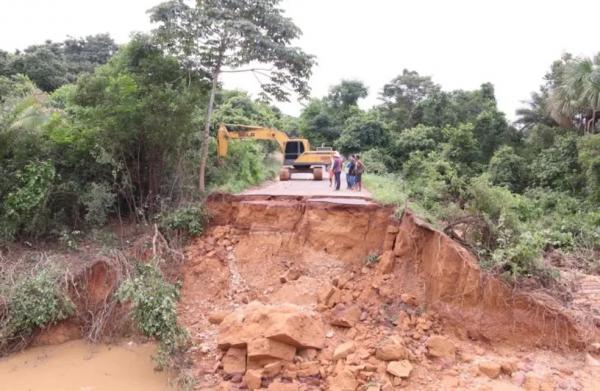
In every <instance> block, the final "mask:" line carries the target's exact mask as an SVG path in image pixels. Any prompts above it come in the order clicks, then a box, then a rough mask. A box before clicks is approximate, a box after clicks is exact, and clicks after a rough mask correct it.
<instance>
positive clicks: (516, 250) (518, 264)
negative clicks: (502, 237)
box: [492, 231, 557, 285]
mask: <svg viewBox="0 0 600 391" xmlns="http://www.w3.org/2000/svg"><path fill="white" fill-rule="evenodd" d="M545 242H546V240H545V238H544V237H543V235H542V234H541V233H532V232H529V231H526V232H523V233H522V234H520V235H519V236H518V237H517V238H512V239H509V240H508V241H507V242H506V243H503V244H502V246H501V247H499V248H497V249H496V250H495V251H494V253H493V255H492V260H493V263H494V264H495V267H496V268H497V269H498V271H499V272H500V273H501V274H502V275H504V276H505V277H508V278H510V279H512V280H515V279H516V278H518V277H521V276H529V277H535V278H536V279H537V280H538V281H540V282H541V283H542V284H544V285H547V284H548V283H550V282H551V281H552V280H554V279H556V278H557V275H556V273H555V272H554V271H553V270H552V269H550V268H548V267H546V266H544V265H543V264H542V262H541V254H542V250H543V248H544V245H545Z"/></svg>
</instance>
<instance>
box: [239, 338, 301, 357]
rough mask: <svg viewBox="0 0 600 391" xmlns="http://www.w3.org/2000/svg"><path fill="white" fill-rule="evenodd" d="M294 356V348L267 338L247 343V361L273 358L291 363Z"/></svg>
mask: <svg viewBox="0 0 600 391" xmlns="http://www.w3.org/2000/svg"><path fill="white" fill-rule="evenodd" d="M295 355H296V348H295V347H294V346H291V345H288V344H285V343H282V342H278V341H275V340H272V339H268V338H258V339H255V340H252V341H250V342H248V359H265V358H275V359H281V360H285V361H292V360H293V359H294V356H295Z"/></svg>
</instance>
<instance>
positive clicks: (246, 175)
mask: <svg viewBox="0 0 600 391" xmlns="http://www.w3.org/2000/svg"><path fill="white" fill-rule="evenodd" d="M213 144H214V143H213ZM211 151H212V153H214V154H216V144H214V145H211ZM215 160H216V157H215ZM278 171H279V163H278V162H275V161H274V160H272V159H270V158H269V157H268V156H267V155H266V153H265V148H264V146H263V145H261V144H260V143H259V142H257V141H252V140H244V141H233V142H230V143H229V151H228V154H227V157H226V158H224V159H222V160H221V161H220V163H219V164H217V165H215V166H212V167H210V171H209V172H208V174H207V177H208V182H209V183H210V184H211V186H212V188H213V189H217V190H220V191H224V192H229V193H238V192H240V191H243V190H245V189H247V188H248V187H251V186H254V185H257V184H259V183H260V182H262V181H264V180H266V179H270V178H274V177H275V175H276V174H277V172H278Z"/></svg>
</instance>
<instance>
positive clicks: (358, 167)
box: [354, 155, 365, 191]
mask: <svg viewBox="0 0 600 391" xmlns="http://www.w3.org/2000/svg"><path fill="white" fill-rule="evenodd" d="M354 165H355V169H354V172H355V174H354V175H355V177H354V178H355V179H354V184H355V188H356V190H358V191H362V174H363V173H364V172H365V165H364V163H363V162H362V160H360V156H359V155H356V161H355V163H354Z"/></svg>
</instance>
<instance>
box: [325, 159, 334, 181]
mask: <svg viewBox="0 0 600 391" xmlns="http://www.w3.org/2000/svg"><path fill="white" fill-rule="evenodd" d="M334 159H335V156H332V157H331V161H330V162H329V167H328V168H327V174H328V176H329V188H331V187H332V186H333V177H334V174H333V161H334Z"/></svg>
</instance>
